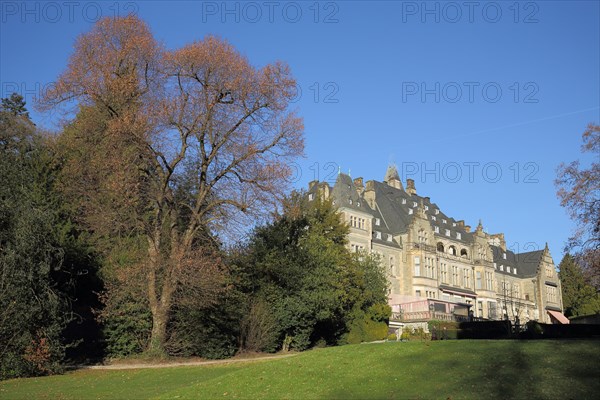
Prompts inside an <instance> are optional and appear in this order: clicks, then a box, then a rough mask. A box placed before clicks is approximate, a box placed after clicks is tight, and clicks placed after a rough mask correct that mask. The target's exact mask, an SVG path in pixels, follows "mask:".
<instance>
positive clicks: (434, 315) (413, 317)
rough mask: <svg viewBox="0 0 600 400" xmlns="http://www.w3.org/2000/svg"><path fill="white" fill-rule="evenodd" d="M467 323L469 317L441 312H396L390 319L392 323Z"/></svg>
mask: <svg viewBox="0 0 600 400" xmlns="http://www.w3.org/2000/svg"><path fill="white" fill-rule="evenodd" d="M433 319H435V320H439V321H457V322H462V321H467V320H468V317H466V316H463V315H457V314H451V313H445V312H440V311H411V312H395V313H392V316H391V317H390V320H391V321H397V322H419V321H430V320H433Z"/></svg>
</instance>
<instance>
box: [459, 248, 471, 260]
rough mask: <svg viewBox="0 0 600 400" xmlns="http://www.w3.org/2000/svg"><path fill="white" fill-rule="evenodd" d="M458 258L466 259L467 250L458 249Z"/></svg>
mask: <svg viewBox="0 0 600 400" xmlns="http://www.w3.org/2000/svg"><path fill="white" fill-rule="evenodd" d="M460 256H461V257H464V258H467V257H469V255H468V254H467V249H460Z"/></svg>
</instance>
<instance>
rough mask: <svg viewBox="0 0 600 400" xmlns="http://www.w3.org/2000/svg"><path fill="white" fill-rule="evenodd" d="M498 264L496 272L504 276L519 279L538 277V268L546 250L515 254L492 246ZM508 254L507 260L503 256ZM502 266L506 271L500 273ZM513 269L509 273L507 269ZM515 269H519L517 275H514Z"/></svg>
mask: <svg viewBox="0 0 600 400" xmlns="http://www.w3.org/2000/svg"><path fill="white" fill-rule="evenodd" d="M490 247H491V249H492V254H493V256H494V262H495V263H496V266H497V268H498V269H497V270H496V272H498V273H500V274H504V275H511V276H517V277H519V278H526V277H533V276H536V275H537V268H538V266H539V264H540V261H541V259H542V255H543V254H544V250H535V251H528V252H525V253H516V254H515V253H514V252H512V251H510V250H506V251H504V250H502V248H501V247H498V246H490ZM503 253H506V259H505V258H504V256H503ZM500 265H504V267H505V268H504V271H500ZM507 266H508V267H511V271H510V272H507V271H506V267H507ZM514 268H517V273H516V274H514V273H513V271H514Z"/></svg>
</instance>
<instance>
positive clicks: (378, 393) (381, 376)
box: [325, 340, 600, 399]
mask: <svg viewBox="0 0 600 400" xmlns="http://www.w3.org/2000/svg"><path fill="white" fill-rule="evenodd" d="M405 349H406V350H407V351H403V346H402V344H399V345H397V346H390V351H389V354H385V355H383V356H382V357H381V362H382V364H384V365H386V366H387V368H386V369H384V370H379V371H366V372H365V373H364V374H361V375H360V376H357V377H356V380H357V382H356V383H355V384H354V385H352V386H346V387H343V388H341V387H336V388H332V389H331V390H330V392H329V393H328V394H327V395H326V396H325V397H327V398H336V399H341V398H343V399H351V398H365V399H406V398H411V399H419V398H422V399H429V398H443V399H448V398H449V399H463V398H464V399H469V398H473V399H480V398H485V399H521V398H526V399H554V398H577V399H579V398H596V395H597V393H598V392H599V391H600V383H599V382H600V379H598V378H600V376H599V374H598V370H599V369H598V366H599V365H598V364H599V361H598V360H599V356H600V341H582V342H579V343H577V342H574V341H569V340H567V341H560V340H552V341H543V342H540V341H518V340H503V341H487V340H479V341H447V342H430V343H426V342H424V343H423V344H422V346H420V348H419V346H418V345H413V349H416V351H413V352H410V351H408V350H409V348H408V347H405Z"/></svg>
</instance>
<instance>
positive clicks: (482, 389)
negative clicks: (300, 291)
mask: <svg viewBox="0 0 600 400" xmlns="http://www.w3.org/2000/svg"><path fill="white" fill-rule="evenodd" d="M599 367H600V341H576V340H572V341H553V340H552V341H550V340H548V341H530V342H518V341H442V342H411V343H385V344H366V345H354V346H343V347H336V348H329V349H319V350H313V351H308V352H306V353H303V354H300V355H298V356H296V357H292V358H285V359H280V360H275V361H257V362H252V363H245V364H228V365H219V366H202V367H179V368H164V369H146V370H123V371H106V370H104V371H100V370H81V371H75V372H72V373H69V374H66V375H62V376H54V377H45V378H30V379H16V380H11V381H7V382H2V383H0V398H1V399H13V398H19V399H28V400H33V399H104V398H110V399H115V398H135V399H138V398H160V399H183V398H298V399H308V398H344V399H349V398H360V399H366V398H371V399H394V398H398V399H405V398H414V399H420V398H423V399H431V398H443V399H446V398H449V397H450V398H452V399H463V398H466V399H468V398H473V399H481V398H486V399H493V398H498V399H515V398H527V399H537V398H550V399H555V398H561V399H563V398H564V399H567V398H571V399H583V398H596V394H597V393H600V372H599V371H600V368H599Z"/></svg>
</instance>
